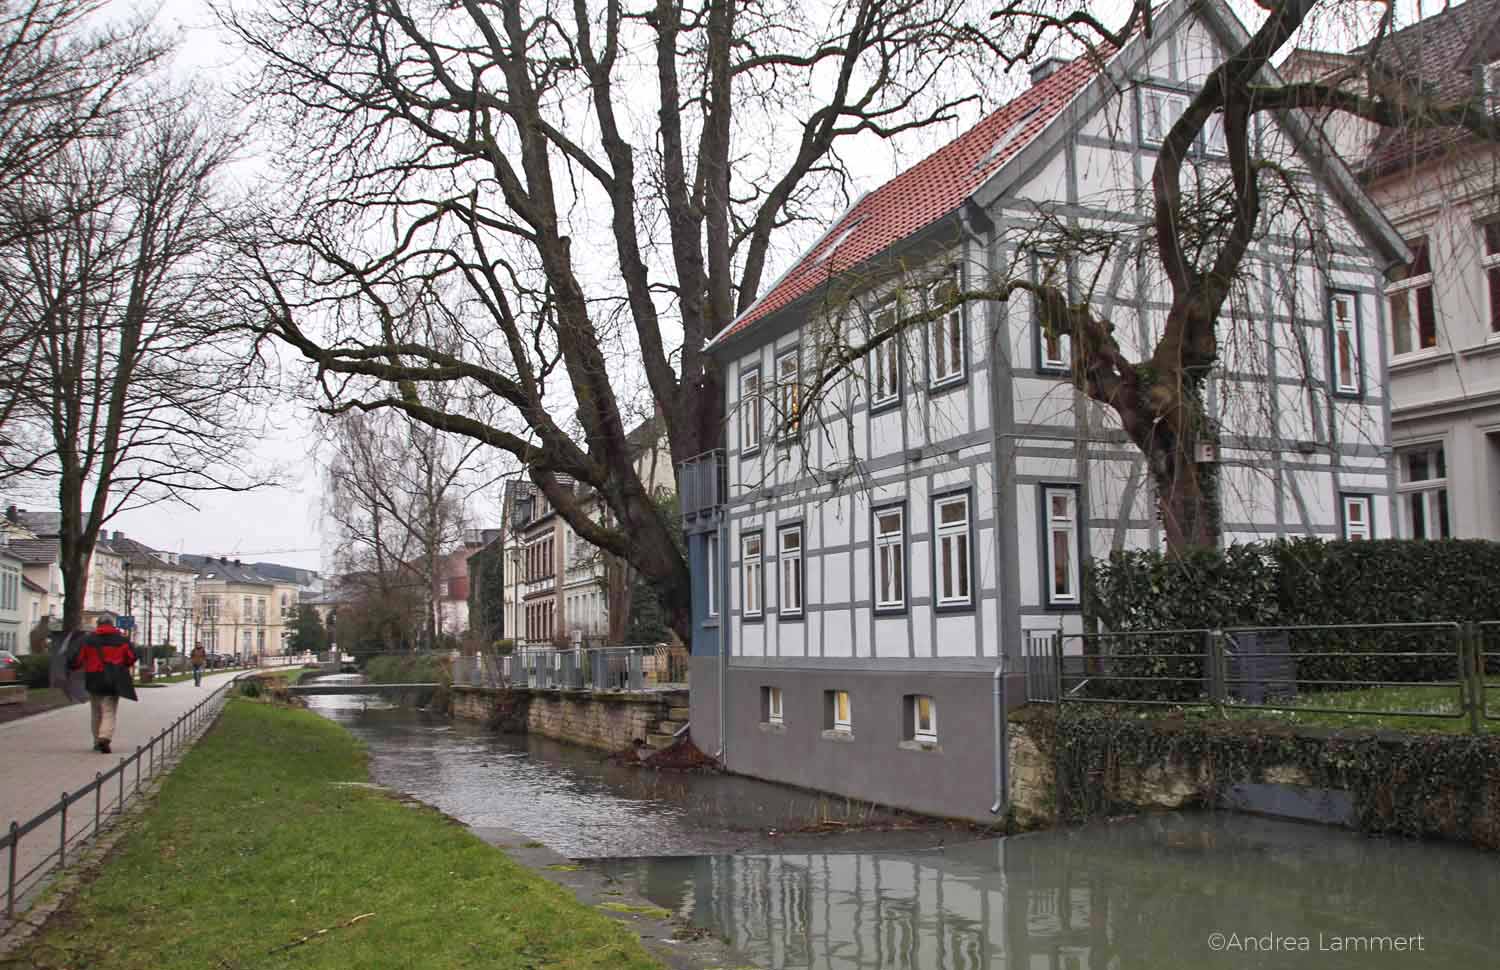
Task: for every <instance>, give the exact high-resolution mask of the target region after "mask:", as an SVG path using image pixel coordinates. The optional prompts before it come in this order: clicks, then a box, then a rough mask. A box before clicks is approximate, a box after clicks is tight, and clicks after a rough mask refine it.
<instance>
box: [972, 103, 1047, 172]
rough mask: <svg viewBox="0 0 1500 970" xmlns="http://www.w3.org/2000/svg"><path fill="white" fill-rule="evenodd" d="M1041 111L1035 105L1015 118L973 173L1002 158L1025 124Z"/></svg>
mask: <svg viewBox="0 0 1500 970" xmlns="http://www.w3.org/2000/svg"><path fill="white" fill-rule="evenodd" d="M1041 110H1042V106H1041V105H1036V106H1034V107H1033V108H1031V110H1029V111H1027V112H1026V113H1025V114H1023V115H1021V117H1019V118H1017V119H1016V120H1015V121H1012V122H1011V123H1010V125H1009V126H1008V127H1007V128H1006V129H1005V130H1004V131H1003V132H1001V133H1000V137H999V138H996V139H995V143H994V144H993V145H991V146H990V150H989V151H987V152H985V153H984V157H983V158H981V159H980V160H979V161H978V162H976V163H975V165H974V171H976V172H980V171H983V170H984V169H986V168H988V167H989V166H990V165H991V164H992V163H994V162H995V161H996V160H997V159H1000V158H1003V157H1004V156H1005V153H1006V151H1007V150H1008V149H1009V148H1010V146H1012V145H1014V144H1015V143H1016V139H1018V138H1020V137H1021V132H1022V131H1023V130H1025V128H1026V123H1027V122H1028V121H1030V120H1031V119H1032V118H1034V117H1036V113H1037V112H1038V111H1041Z"/></svg>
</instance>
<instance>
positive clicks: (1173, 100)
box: [1141, 88, 1188, 147]
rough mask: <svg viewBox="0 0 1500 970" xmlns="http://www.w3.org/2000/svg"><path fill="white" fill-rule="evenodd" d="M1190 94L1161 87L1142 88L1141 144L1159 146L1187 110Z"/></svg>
mask: <svg viewBox="0 0 1500 970" xmlns="http://www.w3.org/2000/svg"><path fill="white" fill-rule="evenodd" d="M1187 106H1188V96H1187V95H1186V94H1182V93H1180V92H1177V91H1163V90H1162V89H1160V88H1141V144H1143V145H1150V146H1153V147H1155V146H1158V145H1160V144H1161V143H1162V142H1163V141H1166V138H1167V132H1169V131H1171V130H1172V126H1173V125H1175V124H1176V123H1177V119H1178V118H1181V117H1182V113H1183V112H1184V111H1186V110H1187Z"/></svg>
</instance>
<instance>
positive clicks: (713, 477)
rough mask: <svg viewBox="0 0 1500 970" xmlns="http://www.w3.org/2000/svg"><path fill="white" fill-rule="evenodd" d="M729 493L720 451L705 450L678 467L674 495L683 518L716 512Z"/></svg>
mask: <svg viewBox="0 0 1500 970" xmlns="http://www.w3.org/2000/svg"><path fill="white" fill-rule="evenodd" d="M728 492H729V482H728V471H727V469H726V467H725V464H724V453H723V452H722V451H717V450H715V451H706V452H704V453H703V454H701V455H695V456H694V457H692V458H689V459H688V460H687V461H684V462H683V463H682V464H681V465H679V466H678V472H677V497H678V504H679V507H680V508H681V510H682V515H683V516H684V517H685V518H693V517H695V516H698V515H700V514H704V513H709V512H714V511H716V510H717V509H718V508H719V507H720V506H722V505H723V504H724V500H725V498H726V496H727V495H728Z"/></svg>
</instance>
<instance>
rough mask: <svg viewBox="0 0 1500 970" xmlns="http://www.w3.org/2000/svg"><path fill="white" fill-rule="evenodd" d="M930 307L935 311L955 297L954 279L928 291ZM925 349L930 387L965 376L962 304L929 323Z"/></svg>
mask: <svg viewBox="0 0 1500 970" xmlns="http://www.w3.org/2000/svg"><path fill="white" fill-rule="evenodd" d="M929 294H930V296H929V300H930V303H929V306H930V307H931V308H932V309H936V308H938V307H940V306H942V305H943V304H945V303H948V302H950V301H952V300H954V299H955V298H956V297H957V296H958V280H957V278H956V277H954V278H949V279H946V280H943V281H941V282H939V283H937V284H936V285H934V286H933V287H932V289H931V290H930V291H929ZM929 335H930V338H931V339H930V340H929V342H928V346H929V348H930V350H931V354H932V359H931V366H932V384H933V386H934V387H937V386H940V385H943V384H951V383H953V382H955V381H959V380H962V379H963V376H964V312H963V304H962V303H955V304H954V305H953V307H952V308H951V309H949V310H948V311H946V312H945V313H944V314H943V315H942V316H940V317H938V318H937V319H936V320H934V321H932V326H931V328H930V329H929Z"/></svg>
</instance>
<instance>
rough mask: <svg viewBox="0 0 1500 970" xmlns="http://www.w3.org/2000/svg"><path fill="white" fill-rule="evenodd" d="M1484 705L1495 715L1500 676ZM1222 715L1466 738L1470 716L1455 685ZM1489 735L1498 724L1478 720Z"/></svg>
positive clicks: (1331, 696) (1323, 696)
mask: <svg viewBox="0 0 1500 970" xmlns="http://www.w3.org/2000/svg"><path fill="white" fill-rule="evenodd" d="M1487 683H1488V685H1489V687H1490V690H1489V691H1488V697H1487V701H1486V703H1487V705H1488V709H1489V711H1490V713H1491V714H1492V715H1500V678H1490V679H1489V680H1488V681H1487ZM1299 707H1328V708H1338V709H1361V708H1362V709H1364V710H1373V711H1423V712H1430V713H1434V714H1447V715H1461V716H1457V717H1455V716H1449V717H1412V716H1409V715H1408V716H1404V715H1399V714H1343V713H1328V712H1326V711H1303V710H1297V708H1299ZM1224 713H1225V715H1226V716H1228V717H1231V718H1240V719H1258V720H1274V721H1284V722H1286V723H1290V724H1299V725H1307V726H1309V727H1330V728H1372V729H1383V730H1389V731H1426V732H1438V733H1443V734H1466V733H1468V731H1469V718H1468V716H1467V715H1465V714H1464V713H1463V707H1462V700H1461V698H1460V695H1459V690H1458V688H1457V687H1425V686H1421V685H1414V684H1413V685H1403V686H1400V687H1367V688H1362V689H1359V690H1344V691H1326V692H1320V693H1304V694H1302V695H1300V696H1298V697H1297V698H1296V699H1295V700H1293V701H1291V709H1289V710H1275V711H1263V710H1254V711H1247V710H1238V709H1236V708H1234V707H1233V706H1232V705H1231V706H1226V707H1225V709H1224ZM1195 715H1196V716H1201V717H1216V716H1217V713H1216V712H1215V711H1214V710H1213V708H1199V709H1196V711H1195ZM1482 723H1483V725H1484V729H1485V731H1486V732H1487V733H1490V734H1500V720H1495V719H1491V720H1486V721H1483V722H1482Z"/></svg>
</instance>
